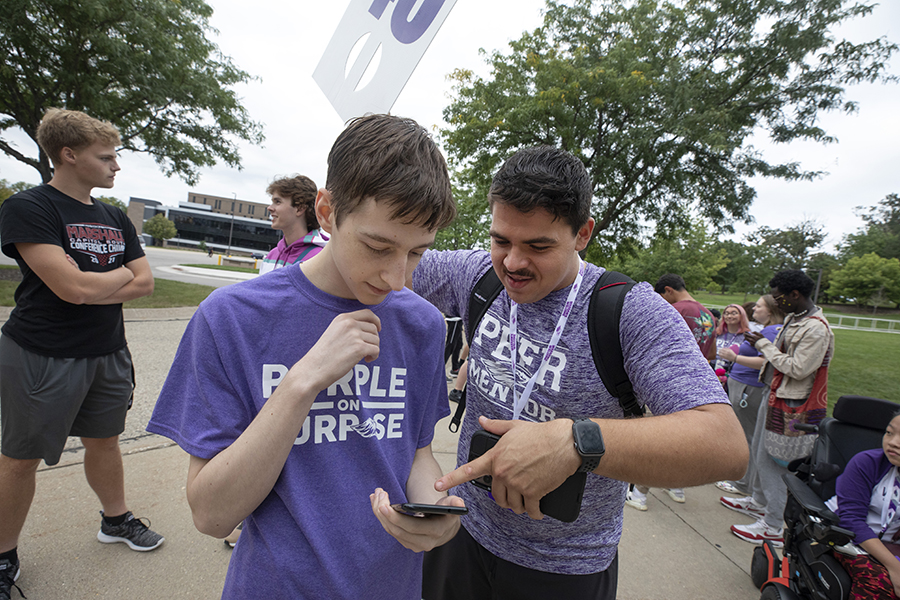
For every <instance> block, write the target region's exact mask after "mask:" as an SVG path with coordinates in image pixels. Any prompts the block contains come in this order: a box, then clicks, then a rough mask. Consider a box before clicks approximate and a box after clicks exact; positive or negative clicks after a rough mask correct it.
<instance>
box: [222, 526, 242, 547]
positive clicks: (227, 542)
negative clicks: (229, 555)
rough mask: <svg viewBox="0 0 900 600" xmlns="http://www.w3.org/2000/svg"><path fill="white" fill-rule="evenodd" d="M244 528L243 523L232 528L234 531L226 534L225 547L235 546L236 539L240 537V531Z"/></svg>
mask: <svg viewBox="0 0 900 600" xmlns="http://www.w3.org/2000/svg"><path fill="white" fill-rule="evenodd" d="M243 528H244V522H243V521H241V522H240V523H238V526H237V527H235V528H234V531H232V532H231V533H229V534H228V537H226V538H225V545H226V546H228V547H229V548H234V546H235V544H237V541H238V538H239V537H241V530H242V529H243Z"/></svg>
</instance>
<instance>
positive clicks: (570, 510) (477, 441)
mask: <svg viewBox="0 0 900 600" xmlns="http://www.w3.org/2000/svg"><path fill="white" fill-rule="evenodd" d="M499 439H500V436H499V435H496V434H493V433H490V432H488V431H485V430H484V429H479V430H478V431H476V432H475V433H473V434H472V441H471V442H470V444H469V462H472V461H473V460H475V459H476V458H478V457H479V456H481V455H482V454H484V453H485V452H487V451H488V450H490V449H491V448H493V447H494V444H496V443H497V440H499ZM586 481H587V473H575V474H574V475H571V476H570V477H569V478H568V479H566V480H565V481H564V482H562V485H560V486H559V487H558V488H556V489H555V490H553V491H552V492H550V493H549V494H547V495H546V496H544V497H543V498H541V512H542V513H544V514H545V515H547V516H548V517H553V518H554V519H557V520H559V521H563V522H565V523H571V522H572V521H574V520H575V519H577V518H578V515H579V513H580V512H581V500H582V498H583V497H584V484H585V482H586ZM472 483H473V484H474V485H476V486H478V487H480V488H482V489H485V490H488V491H490V489H491V476H490V475H485V476H483V477H479V478H478V479H473V480H472Z"/></svg>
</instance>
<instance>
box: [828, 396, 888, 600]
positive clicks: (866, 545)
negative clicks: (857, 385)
mask: <svg viewBox="0 0 900 600" xmlns="http://www.w3.org/2000/svg"><path fill="white" fill-rule="evenodd" d="M898 467H900V411H898V412H896V413H894V417H893V418H892V419H891V422H890V423H888V426H887V430H886V431H885V432H884V438H883V439H882V442H881V448H876V449H875V450H866V451H864V452H860V453H859V454H857V455H856V456H854V457H853V458H851V459H850V462H849V463H847V467H846V468H845V469H844V472H843V473H841V474H840V476H838V479H837V496H836V497H835V498H832V499H831V500H830V501H829V502H828V503H827V504H828V506H829V508H831V509H832V510H835V509H836V510H835V512H837V515H838V516H839V517H840V518H841V527H844V528H846V529H849V530H850V531H852V532H853V533H855V534H856V537H855V538H854V540H853V544H852V545H848V546H849V547H848V546H844V547H843V548H841V549H840V550H845V551H848V553H844V552H841V551H840V550H839V551H838V552H835V557H836V558H837V559H838V561H839V562H840V563H841V565H843V567H844V569H845V570H846V571H847V573H848V574H849V575H850V579H851V580H852V582H853V584H852V586H851V588H850V599H851V600H874V599H876V598H894V597H895V596H900V559H898V557H900V510H898V509H900V476H898ZM835 501H836V502H837V506H836V507H835V506H834V502H835Z"/></svg>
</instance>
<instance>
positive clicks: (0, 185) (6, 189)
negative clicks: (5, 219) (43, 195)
mask: <svg viewBox="0 0 900 600" xmlns="http://www.w3.org/2000/svg"><path fill="white" fill-rule="evenodd" d="M33 187H35V186H33V185H32V184H30V183H25V182H24V181H19V182H17V183H10V182H8V181H7V180H5V179H0V204H3V202H4V201H5V200H6V199H7V198H9V197H10V196H12V195H13V194H18V193H19V192H22V191H25V190H27V189H31V188H33Z"/></svg>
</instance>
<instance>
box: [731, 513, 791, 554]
mask: <svg viewBox="0 0 900 600" xmlns="http://www.w3.org/2000/svg"><path fill="white" fill-rule="evenodd" d="M731 533H733V534H734V535H736V536H738V537H739V538H741V539H742V540H744V541H745V542H750V543H751V544H755V545H757V546H761V545H762V543H763V542H766V541H768V542H772V545H773V546H775V547H776V548H782V547H784V530H783V529H773V528H772V527H769V526H768V525H767V524H766V522H765V521H764V520H763V519H760V520H759V521H757V522H756V523H753V524H751V525H732V526H731Z"/></svg>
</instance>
